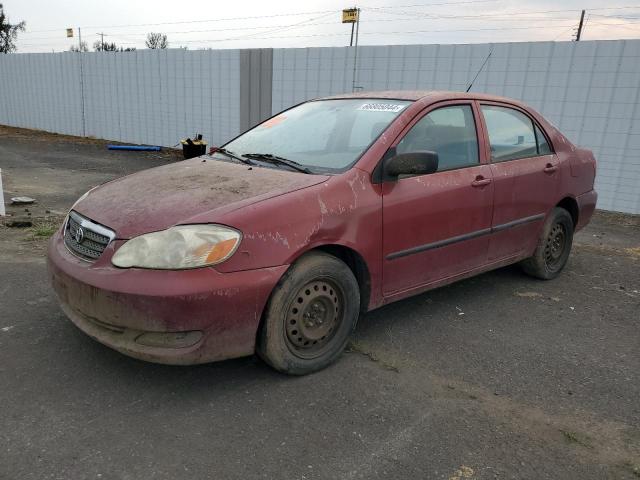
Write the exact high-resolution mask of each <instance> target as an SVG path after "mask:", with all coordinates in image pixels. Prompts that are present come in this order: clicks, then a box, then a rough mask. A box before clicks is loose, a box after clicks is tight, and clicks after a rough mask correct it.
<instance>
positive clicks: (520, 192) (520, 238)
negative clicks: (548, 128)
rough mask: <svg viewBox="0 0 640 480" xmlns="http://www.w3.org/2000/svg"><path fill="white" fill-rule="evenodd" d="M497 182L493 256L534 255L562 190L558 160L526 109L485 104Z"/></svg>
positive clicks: (492, 245) (491, 249)
mask: <svg viewBox="0 0 640 480" xmlns="http://www.w3.org/2000/svg"><path fill="white" fill-rule="evenodd" d="M480 110H481V112H482V115H483V118H484V123H485V126H486V130H487V133H488V139H489V146H490V152H491V171H492V174H493V182H494V200H493V220H492V231H493V234H492V236H491V242H490V246H489V261H497V260H501V259H506V258H510V257H517V256H522V255H528V254H530V253H532V252H533V250H534V249H535V247H536V242H537V240H538V237H539V234H540V229H541V228H542V224H543V223H544V218H545V215H546V213H547V212H548V211H549V210H550V209H551V207H553V206H554V205H555V202H556V201H557V195H558V191H559V177H560V171H559V170H558V160H557V158H556V156H555V155H554V154H553V151H552V149H551V146H550V144H549V142H548V140H547V137H546V136H545V134H544V132H542V130H541V129H540V127H539V126H538V124H537V123H536V122H535V121H534V120H533V119H532V118H531V117H529V116H528V115H526V114H525V113H524V112H523V111H521V110H518V109H515V108H512V107H508V106H506V105H500V104H484V103H483V104H482V105H481V106H480Z"/></svg>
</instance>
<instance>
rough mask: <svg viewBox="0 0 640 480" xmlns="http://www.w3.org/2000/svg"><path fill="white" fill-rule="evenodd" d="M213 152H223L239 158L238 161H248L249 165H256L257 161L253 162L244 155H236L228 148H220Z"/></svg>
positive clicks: (230, 156) (236, 158)
mask: <svg viewBox="0 0 640 480" xmlns="http://www.w3.org/2000/svg"><path fill="white" fill-rule="evenodd" d="M213 153H221V154H223V155H224V156H226V157H229V158H233V159H234V160H237V161H239V162H242V163H246V164H247V165H255V162H252V161H251V160H249V159H248V158H242V157H240V156H238V155H236V154H235V153H233V152H231V151H229V150H227V149H226V148H218V149H217V150H216V151H215V152H213Z"/></svg>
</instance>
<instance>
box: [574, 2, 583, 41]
mask: <svg viewBox="0 0 640 480" xmlns="http://www.w3.org/2000/svg"><path fill="white" fill-rule="evenodd" d="M584 12H585V11H584V10H582V13H581V14H580V25H578V32H577V33H576V42H579V41H580V36H582V27H583V25H584Z"/></svg>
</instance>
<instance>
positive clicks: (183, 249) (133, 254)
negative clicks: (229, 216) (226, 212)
mask: <svg viewBox="0 0 640 480" xmlns="http://www.w3.org/2000/svg"><path fill="white" fill-rule="evenodd" d="M240 239H241V234H240V232H238V231H237V230H234V229H232V228H229V227H223V226H221V225H180V226H177V227H172V228H169V229H167V230H163V231H161V232H154V233H147V234H145V235H140V236H139V237H136V238H133V239H131V240H129V241H128V242H126V243H125V244H124V245H122V246H121V247H120V248H119V249H118V251H117V252H116V253H115V255H114V256H113V258H112V259H111V263H113V264H114V265H115V266H116V267H122V268H129V267H140V268H157V269H164V270H181V269H186V268H197V267H204V266H207V265H215V264H216V263H220V262H224V261H225V260H226V259H228V258H229V257H230V256H231V255H233V254H234V253H235V251H236V249H237V248H238V245H239V244H240Z"/></svg>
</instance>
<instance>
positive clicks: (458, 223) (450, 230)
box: [382, 102, 493, 296]
mask: <svg viewBox="0 0 640 480" xmlns="http://www.w3.org/2000/svg"><path fill="white" fill-rule="evenodd" d="M477 115H478V111H477V109H476V106H475V105H474V104H473V102H447V103H445V104H440V105H438V106H435V107H430V108H429V109H427V110H425V111H424V112H422V113H421V114H420V115H418V116H417V117H416V119H414V121H413V122H411V123H410V124H409V125H408V126H407V128H406V129H405V131H404V132H403V134H401V135H400V137H399V139H398V140H396V142H394V145H393V146H392V148H394V147H395V149H396V153H408V152H414V151H424V150H427V151H435V152H436V153H437V154H438V157H439V164H438V171H437V172H435V173H432V174H429V175H420V176H413V177H405V178H399V179H398V180H396V181H389V182H386V183H385V184H384V185H383V189H382V192H383V277H384V278H383V293H384V295H385V296H392V295H394V294H401V293H402V292H403V291H407V290H411V289H413V288H417V287H421V286H426V285H428V284H430V283H434V282H437V281H439V280H443V279H446V278H449V277H452V276H455V275H457V274H460V273H463V272H466V271H469V270H472V269H474V268H476V267H478V266H481V265H484V264H485V263H486V261H487V253H488V247H489V237H490V235H489V233H490V230H491V217H492V201H493V183H492V175H491V166H490V165H488V164H486V162H485V158H484V157H485V153H484V152H485V150H484V149H479V148H478V144H479V142H478V138H479V136H480V138H483V137H482V136H481V133H480V132H481V129H479V128H478V127H477V124H478V122H477V121H476V118H477Z"/></svg>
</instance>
